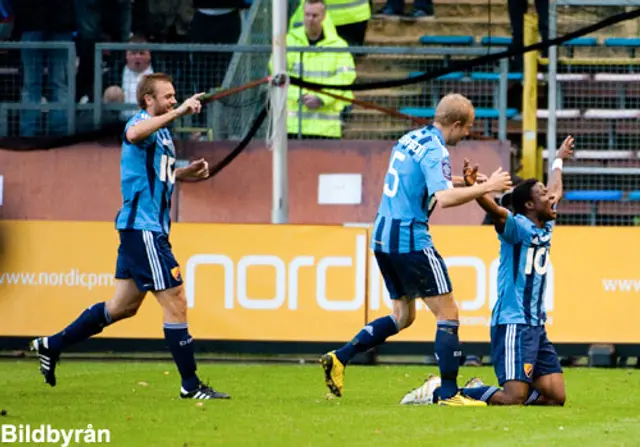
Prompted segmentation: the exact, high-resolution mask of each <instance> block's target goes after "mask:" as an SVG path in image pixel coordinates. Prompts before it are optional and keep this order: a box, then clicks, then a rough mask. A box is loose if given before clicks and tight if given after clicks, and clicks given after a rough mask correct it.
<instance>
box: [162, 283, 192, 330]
mask: <svg viewBox="0 0 640 447" xmlns="http://www.w3.org/2000/svg"><path fill="white" fill-rule="evenodd" d="M161 304H162V307H163V309H164V312H165V317H166V318H167V321H171V322H186V321H187V296H186V295H185V293H184V289H183V288H182V287H176V288H174V289H172V290H170V291H166V295H165V298H164V299H162V301H161Z"/></svg>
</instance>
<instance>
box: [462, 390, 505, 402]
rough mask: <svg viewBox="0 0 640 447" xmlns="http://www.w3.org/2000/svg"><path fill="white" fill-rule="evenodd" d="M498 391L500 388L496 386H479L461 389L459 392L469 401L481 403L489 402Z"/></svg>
mask: <svg viewBox="0 0 640 447" xmlns="http://www.w3.org/2000/svg"><path fill="white" fill-rule="evenodd" d="M498 391H500V388H498V387H497V386H479V387H476V388H463V389H461V390H460V393H462V395H463V396H465V397H470V398H471V399H475V400H481V401H483V402H487V403H488V402H489V399H491V396H493V395H494V394H496V393H497V392H498Z"/></svg>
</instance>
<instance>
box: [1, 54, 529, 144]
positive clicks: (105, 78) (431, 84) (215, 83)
mask: <svg viewBox="0 0 640 447" xmlns="http://www.w3.org/2000/svg"><path fill="white" fill-rule="evenodd" d="M38 45H39V44H37V43H27V44H24V43H2V44H0V49H6V50H7V51H13V52H15V53H20V50H21V49H23V48H24V49H31V48H37V47H38ZM40 48H45V49H49V48H52V49H57V48H64V49H65V50H66V59H65V76H64V77H65V80H66V81H67V82H66V83H65V84H64V89H62V90H61V89H60V83H59V82H57V83H55V84H51V82H50V81H51V80H50V79H49V78H50V76H48V70H43V67H41V66H39V65H37V64H36V63H35V62H33V60H32V59H29V58H26V59H25V58H22V60H21V61H20V60H19V64H20V65H21V66H22V67H21V66H20V65H18V66H17V67H16V66H14V67H12V68H11V69H8V68H7V70H10V71H11V73H12V74H11V76H12V81H11V82H3V83H2V84H3V85H10V86H11V87H10V88H8V89H7V92H6V93H7V94H13V95H15V94H16V92H17V91H20V90H22V92H23V93H24V94H23V95H22V97H23V100H22V101H21V102H18V101H16V100H15V98H14V99H13V100H11V99H10V98H6V100H5V102H3V103H2V108H1V109H0V110H2V115H1V116H2V119H1V120H0V121H2V124H0V129H3V130H4V132H3V133H2V134H3V135H18V134H19V129H20V127H23V128H24V127H25V126H26V127H28V128H29V129H31V134H34V133H38V134H51V133H53V132H54V131H59V130H60V126H59V125H58V126H57V127H56V126H55V125H54V126H53V127H51V126H44V124H48V125H50V124H55V123H56V122H57V121H56V120H55V119H54V117H53V116H46V115H47V112H48V111H49V110H53V111H55V110H64V113H65V120H64V122H65V124H66V127H65V128H64V129H62V130H64V132H65V133H73V132H76V131H83V130H86V129H91V128H96V127H99V126H101V125H102V124H104V123H105V122H108V121H114V120H115V121H118V120H119V121H121V122H124V121H125V120H126V119H127V117H129V116H131V115H132V114H133V113H134V112H135V110H136V109H137V108H138V106H137V104H136V99H135V91H136V85H137V82H138V79H139V76H141V73H144V72H145V71H144V70H145V69H146V70H148V71H156V72H157V71H163V72H165V73H168V74H170V75H171V76H172V77H173V79H174V85H175V88H176V92H177V97H178V98H179V99H184V98H186V97H188V96H189V95H191V94H193V93H196V92H199V91H209V90H211V89H225V88H230V87H238V86H240V85H242V84H243V83H246V82H248V81H251V80H255V79H259V78H261V77H264V76H267V75H268V74H269V58H270V54H271V47H270V46H269V45H230V46H219V45H186V44H120V43H118V44H116V43H101V44H97V45H96V52H95V67H96V70H95V73H96V77H95V79H94V95H93V96H94V98H95V99H94V101H93V102H91V103H85V104H81V103H76V101H75V90H74V85H75V84H74V80H75V71H76V66H75V54H74V52H73V46H72V45H71V44H57V43H46V44H42V45H41V46H40ZM495 51H498V50H495ZM320 53H342V55H343V56H344V57H345V58H346V60H350V61H353V62H352V63H353V64H354V66H355V73H354V74H355V79H353V78H350V79H351V80H350V81H349V82H353V83H354V84H360V83H370V82H374V81H377V80H388V79H403V78H408V77H411V76H415V75H417V74H419V73H423V72H427V71H430V70H433V69H437V68H442V67H447V66H448V65H450V64H451V62H452V61H453V60H469V59H472V58H474V57H477V56H479V55H483V54H486V50H483V49H478V48H400V47H376V48H369V47H351V48H349V49H348V52H345V51H344V50H342V49H335V48H317V47H304V48H290V49H289V55H290V61H291V67H290V69H291V72H292V74H293V75H299V76H300V77H302V79H307V80H309V79H311V80H314V79H315V80H316V81H317V80H318V79H317V78H314V77H313V73H311V74H310V73H309V72H308V70H307V68H308V67H309V66H310V65H309V64H313V65H314V67H315V68H314V69H315V70H316V71H317V70H318V67H319V68H320V69H321V71H326V72H331V71H335V70H337V69H339V68H341V67H334V66H331V61H332V60H335V58H329V59H328V60H329V62H328V63H325V62H322V60H321V61H320V62H318V56H319V55H320ZM343 60H344V59H343ZM296 64H297V65H296ZM318 64H320V65H318ZM20 72H22V75H20ZM31 73H39V74H42V73H44V74H45V78H47V79H48V82H49V84H47V85H54V86H57V87H55V88H58V91H57V92H56V90H55V88H54V87H50V88H49V89H45V90H44V91H43V92H42V93H39V92H30V93H29V94H27V93H26V91H27V90H26V88H27V87H26V86H27V84H26V83H25V82H24V81H25V80H27V78H28V77H30V76H33V75H32V74H31ZM309 76H311V77H309ZM507 76H508V65H507V61H506V60H505V61H503V62H502V63H498V64H494V65H491V66H474V67H473V68H472V69H470V70H469V71H467V72H455V73H451V74H448V75H446V76H442V77H440V78H438V79H433V80H431V81H427V82H420V83H417V84H411V85H406V86H403V87H398V88H393V89H384V90H380V89H378V90H366V91H362V92H356V93H355V97H356V98H358V99H360V100H363V101H367V102H372V103H375V104H377V105H380V106H384V107H386V108H389V109H394V110H399V111H401V112H402V113H404V114H407V115H411V116H417V117H421V118H426V119H429V118H431V117H432V116H433V113H434V107H435V105H436V103H437V101H438V99H439V98H440V97H441V96H442V95H443V94H445V93H447V92H449V91H458V92H461V93H464V94H465V95H467V96H469V97H470V98H471V99H472V101H473V102H474V104H475V105H476V107H477V108H478V116H477V119H476V128H475V130H476V131H479V132H481V133H484V134H486V135H493V136H498V137H500V138H502V139H504V138H505V137H506V127H507V126H506V123H507V119H508V118H515V117H516V116H517V111H515V110H512V109H507V101H506V95H507V89H506V87H507ZM328 82H331V79H328ZM292 90H293V89H292ZM296 90H297V89H296ZM307 93H310V94H312V93H313V92H306V91H304V90H303V91H299V90H297V93H296V94H297V95H298V96H297V97H295V98H294V97H292V96H291V95H290V100H289V112H290V113H293V116H292V118H293V119H295V118H296V117H295V115H296V114H298V115H300V116H302V117H303V119H302V120H300V121H302V122H304V119H305V118H304V113H305V111H304V110H302V106H301V101H300V96H302V95H304V94H307ZM43 96H44V97H45V98H46V99H47V101H48V102H47V103H46V104H43V102H42V100H41V98H42V97H43ZM266 100H267V98H266V86H262V87H258V88H253V89H250V90H248V91H246V92H243V93H241V94H234V95H231V96H229V97H227V98H225V99H223V100H222V101H219V102H216V103H214V104H212V105H210V106H209V107H207V109H206V110H205V113H203V114H201V116H197V117H190V118H189V119H185V120H182V121H181V122H179V123H177V124H176V126H175V130H176V132H177V133H178V135H177V136H178V138H204V139H239V138H240V137H242V136H243V135H244V133H245V132H246V129H247V128H248V126H249V125H250V124H251V121H252V117H254V116H255V115H256V113H257V111H258V110H259V109H260V108H261V107H262V106H263V105H264V104H265V102H266ZM343 105H344V107H343V108H342V109H341V110H340V111H338V112H336V113H337V115H338V118H339V120H340V122H341V125H340V135H339V136H340V137H341V138H344V139H395V138H397V137H398V136H400V135H401V134H402V133H403V132H405V131H406V130H408V129H411V128H412V127H415V123H413V122H412V121H410V120H407V119H401V118H395V117H392V116H390V115H388V114H385V113H382V112H379V111H376V110H372V109H370V108H367V107H360V106H355V105H354V106H351V105H349V104H348V103H344V104H343ZM23 110H30V111H31V110H33V111H37V110H40V111H41V113H42V115H43V116H41V117H39V118H42V119H41V120H39V122H40V123H41V124H39V125H32V124H31V123H32V120H31V121H29V120H27V121H25V118H23V117H22V116H20V114H19V113H17V112H20V111H23ZM319 111H322V110H319ZM27 123H29V124H27ZM56 129H57V130H56ZM291 134H292V135H291V137H292V138H296V137H299V138H302V137H305V136H306V135H305V131H304V126H301V129H299V131H292V132H291Z"/></svg>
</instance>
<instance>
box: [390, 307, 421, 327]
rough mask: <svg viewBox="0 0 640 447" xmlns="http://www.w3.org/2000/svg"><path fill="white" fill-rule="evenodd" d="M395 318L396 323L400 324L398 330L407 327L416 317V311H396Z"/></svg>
mask: <svg viewBox="0 0 640 447" xmlns="http://www.w3.org/2000/svg"><path fill="white" fill-rule="evenodd" d="M393 318H394V319H395V320H396V324H397V325H398V330H402V329H406V328H408V327H409V326H411V324H412V323H413V321H414V320H415V319H416V314H415V312H408V311H404V310H403V311H397V310H396V311H394V313H393Z"/></svg>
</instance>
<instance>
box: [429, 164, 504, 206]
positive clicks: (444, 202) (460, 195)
mask: <svg viewBox="0 0 640 447" xmlns="http://www.w3.org/2000/svg"><path fill="white" fill-rule="evenodd" d="M509 188H511V176H510V175H509V173H508V172H506V171H503V170H502V168H499V169H498V170H497V171H495V172H494V173H493V174H491V177H489V179H488V180H487V181H486V182H484V183H482V184H478V183H476V184H474V185H472V186H466V187H463V188H453V189H445V190H442V191H437V192H436V193H435V196H436V199H437V201H438V206H440V207H441V208H451V207H454V206H459V205H463V204H465V203H468V202H471V201H472V200H476V199H477V198H479V197H482V196H483V195H484V194H487V193H491V192H503V191H506V190H507V189H509Z"/></svg>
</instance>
